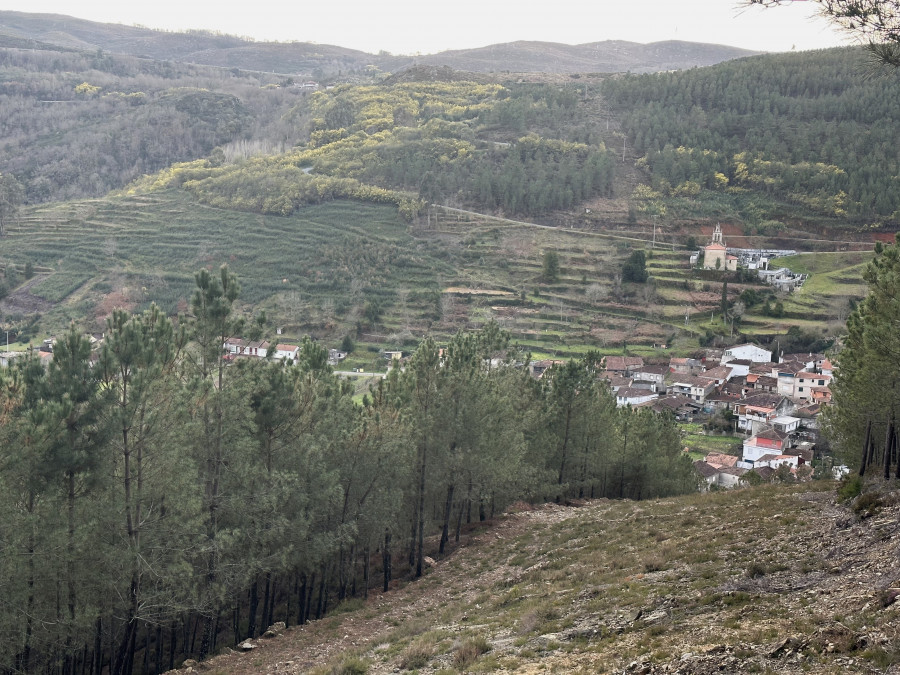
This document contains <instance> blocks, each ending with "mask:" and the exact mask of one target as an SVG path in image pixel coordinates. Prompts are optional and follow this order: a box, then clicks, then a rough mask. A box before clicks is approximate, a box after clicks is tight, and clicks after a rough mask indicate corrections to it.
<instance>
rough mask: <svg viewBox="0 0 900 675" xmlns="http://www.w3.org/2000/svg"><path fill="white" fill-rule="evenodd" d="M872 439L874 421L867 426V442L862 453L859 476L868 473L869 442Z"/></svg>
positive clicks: (864, 443) (864, 442)
mask: <svg viewBox="0 0 900 675" xmlns="http://www.w3.org/2000/svg"><path fill="white" fill-rule="evenodd" d="M871 439H872V420H869V422H868V423H867V424H866V440H865V441H863V452H862V462H860V465H859V475H860V476H863V475H864V474H865V473H866V465H867V463H868V460H869V441H871Z"/></svg>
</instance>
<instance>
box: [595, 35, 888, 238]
mask: <svg viewBox="0 0 900 675" xmlns="http://www.w3.org/2000/svg"><path fill="white" fill-rule="evenodd" d="M602 91H603V95H604V96H606V97H607V98H608V100H609V103H610V105H611V107H612V108H613V110H615V111H616V113H617V114H618V115H619V116H620V119H621V122H622V128H623V130H624V131H625V133H626V134H627V136H628V139H629V141H630V142H631V143H632V145H633V148H634V150H635V152H636V154H638V155H640V156H642V159H641V160H640V162H641V164H642V166H643V167H644V168H645V169H646V170H647V172H648V177H649V179H650V183H651V186H652V187H653V189H654V190H655V191H656V192H657V193H658V194H661V195H663V196H665V197H669V198H672V197H676V198H677V197H680V198H685V197H686V198H688V199H690V198H691V197H696V196H697V195H698V194H700V192H701V190H702V191H703V192H704V193H705V194H704V195H702V196H701V198H700V199H698V200H697V201H702V202H703V203H704V206H705V207H706V209H707V213H709V209H710V208H711V207H713V206H714V205H717V206H719V207H720V208H721V207H724V208H726V209H727V208H729V207H728V206H727V205H728V204H729V202H730V203H731V204H732V207H731V208H734V207H735V206H736V207H737V208H736V209H735V210H736V211H737V212H738V213H737V214H735V215H738V217H739V218H740V219H741V220H742V221H744V222H745V223H746V224H747V225H750V226H752V227H753V228H755V229H758V230H767V229H768V230H777V229H779V228H783V227H784V226H785V225H786V224H787V225H790V224H793V223H797V222H801V221H804V220H805V221H806V222H807V224H808V226H809V227H810V228H823V226H824V227H847V225H851V226H852V227H853V228H859V229H869V230H871V229H873V228H876V229H877V228H878V227H884V228H885V229H888V230H891V231H893V230H896V228H897V225H898V215H900V212H898V207H900V198H898V196H897V195H898V193H897V190H896V189H895V181H896V179H895V176H896V175H897V172H898V163H897V157H896V153H894V152H893V151H892V148H893V147H894V146H895V145H896V143H897V137H896V134H897V129H898V125H897V122H896V110H897V101H898V99H900V83H898V81H897V78H896V72H894V71H892V70H890V69H879V68H878V67H877V66H875V65H874V64H873V63H872V62H871V60H870V58H869V56H868V55H867V52H865V50H863V49H862V48H843V49H829V50H819V51H815V52H805V53H797V54H780V55H769V56H764V57H753V58H749V59H741V60H737V61H731V62H729V63H723V64H720V65H717V66H714V67H712V68H704V69H696V70H691V71H684V72H679V73H667V74H663V75H646V76H625V77H620V78H611V79H608V80H606V81H605V82H604V85H603V89H602ZM751 195H752V196H751ZM700 208H701V209H702V208H703V207H700ZM699 212H700V209H698V210H697V211H695V213H699Z"/></svg>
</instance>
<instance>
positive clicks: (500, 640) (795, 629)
mask: <svg viewBox="0 0 900 675" xmlns="http://www.w3.org/2000/svg"><path fill="white" fill-rule="evenodd" d="M833 488H834V486H833V485H832V484H830V483H825V484H823V483H818V484H814V485H812V486H809V485H808V486H794V487H773V486H765V487H760V488H753V489H746V490H742V491H736V492H731V493H717V494H710V495H698V496H690V497H685V498H678V499H669V500H660V501H655V502H612V501H594V502H589V503H586V504H585V505H583V506H580V507H561V506H555V505H547V506H542V507H540V508H537V509H535V510H533V511H523V512H518V513H514V514H510V515H507V516H504V517H503V518H502V519H499V520H498V521H497V522H496V523H494V524H493V525H492V526H491V527H488V528H487V529H485V530H484V531H482V532H480V533H478V534H476V535H474V536H473V537H472V538H471V539H470V540H469V541H468V542H464V545H463V546H462V547H461V548H459V549H457V550H456V551H455V552H454V553H452V554H451V555H450V556H448V557H447V558H445V559H444V560H441V561H438V562H437V563H436V564H435V566H434V567H433V568H431V569H430V570H429V573H428V574H427V575H426V576H425V577H424V578H423V579H421V580H419V581H417V582H412V583H408V584H406V585H404V586H402V587H400V588H397V589H396V590H392V591H390V592H389V593H387V594H381V593H377V592H376V593H373V594H371V595H370V598H369V600H368V602H367V603H365V605H364V606H363V607H362V608H358V609H355V610H354V611H349V612H337V613H334V614H333V615H332V616H329V617H326V618H324V619H322V620H320V621H317V622H312V623H310V624H308V625H306V626H303V627H301V628H293V629H288V630H287V631H285V632H282V633H281V634H279V635H278V636H277V637H274V638H270V639H262V638H261V639H259V640H254V641H251V643H252V644H253V645H254V648H253V649H252V650H250V651H249V652H247V653H236V652H231V651H230V650H229V653H226V654H222V655H220V656H217V657H215V658H213V659H211V660H209V661H207V662H205V663H202V664H194V663H192V662H189V663H187V664H186V666H185V667H183V668H182V671H181V672H185V671H187V670H192V671H208V672H215V673H235V674H241V675H242V674H249V673H273V674H274V673H278V674H288V673H306V672H318V673H331V672H334V673H341V672H344V673H352V672H365V669H366V668H368V672H371V673H390V672H402V671H404V670H417V671H418V672H420V673H435V672H439V671H440V672H442V673H454V672H500V673H537V672H558V673H579V672H583V673H596V672H616V673H621V672H627V673H719V672H731V673H737V672H777V673H801V672H813V673H848V672H859V673H868V672H880V673H895V672H900V667H898V665H896V662H897V661H898V655H900V642H898V638H900V635H898V625H900V624H898V622H897V619H898V614H900V611H898V605H896V604H894V602H893V601H894V596H895V594H896V593H900V590H892V589H896V588H897V587H898V586H900V564H898V562H900V558H898V548H897V547H898V542H900V539H898V534H900V506H898V498H897V493H896V492H892V491H890V490H888V491H886V492H883V493H882V495H881V497H880V498H879V501H880V502H881V503H880V504H877V503H876V506H875V508H874V509H873V514H872V515H870V516H868V517H865V518H861V517H860V516H859V515H858V514H856V513H855V512H854V511H853V510H852V509H851V508H849V507H848V506H845V505H840V504H837V503H836V501H835V496H834V490H833Z"/></svg>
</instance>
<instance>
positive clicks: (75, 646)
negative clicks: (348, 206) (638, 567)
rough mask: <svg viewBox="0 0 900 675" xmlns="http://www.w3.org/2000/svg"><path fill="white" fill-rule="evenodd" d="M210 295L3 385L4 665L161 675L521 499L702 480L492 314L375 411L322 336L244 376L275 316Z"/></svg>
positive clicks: (222, 278) (691, 485) (587, 377)
mask: <svg viewBox="0 0 900 675" xmlns="http://www.w3.org/2000/svg"><path fill="white" fill-rule="evenodd" d="M196 285H197V288H196V291H195V293H194V296H193V299H192V302H191V311H190V316H188V317H183V318H181V319H179V320H177V321H176V320H173V319H170V318H168V317H166V316H164V315H163V314H162V313H161V312H160V311H159V310H158V309H157V308H155V307H151V308H150V309H149V310H147V311H146V312H144V313H143V314H140V315H130V314H128V313H126V312H124V311H120V310H117V311H115V312H114V313H113V314H112V315H111V317H110V318H109V320H108V326H107V332H106V338H105V341H104V343H103V345H102V348H101V349H100V350H99V352H92V351H91V348H90V345H89V343H88V341H87V340H86V339H85V338H84V337H83V336H82V335H80V334H79V333H78V331H76V330H75V329H74V328H73V329H72V330H71V331H70V332H68V333H67V335H66V336H65V337H64V338H63V339H61V340H60V341H59V342H58V343H57V344H56V346H55V348H54V352H53V358H52V361H51V362H50V364H49V366H48V367H45V366H44V365H42V364H41V363H40V361H39V360H38V359H37V358H36V357H29V358H25V359H23V360H21V361H19V362H17V363H16V364H15V365H14V366H12V367H11V368H9V369H8V370H7V371H6V372H4V373H3V376H2V380H0V385H2V386H0V416H2V424H0V433H2V443H0V502H2V509H3V513H4V514H5V518H4V519H3V521H2V522H0V575H2V578H3V579H4V580H5V581H4V592H3V594H2V597H0V663H2V664H8V665H6V666H5V668H6V670H7V671H9V672H47V673H66V674H68V673H76V672H84V673H102V672H106V671H108V672H110V673H133V672H140V673H148V672H162V671H164V670H167V669H169V668H171V667H173V665H176V664H177V663H178V662H180V661H181V660H182V659H184V658H186V657H188V656H193V657H197V658H204V657H206V656H207V655H210V654H212V653H214V652H215V651H216V650H217V649H220V648H222V647H223V646H227V645H231V644H234V643H236V642H237V641H239V640H242V639H244V638H246V637H254V636H257V635H259V634H260V632H261V631H262V630H264V629H265V627H266V626H268V625H269V624H271V623H272V622H273V621H275V620H283V621H285V622H286V623H287V624H294V623H303V622H304V621H306V620H308V619H309V618H310V617H319V616H322V615H323V614H324V613H325V612H327V611H328V609H329V608H332V607H334V606H335V604H337V603H340V602H343V601H347V600H349V599H350V598H352V597H354V596H365V595H367V594H368V593H369V592H370V590H372V589H376V588H378V589H383V590H387V589H388V587H389V584H390V581H391V579H392V578H393V577H397V576H407V575H412V576H418V575H421V574H422V572H423V565H424V558H425V555H426V553H427V552H432V551H431V548H432V545H433V546H434V547H436V548H437V549H438V551H439V553H443V552H445V551H446V549H447V547H448V546H450V545H452V542H454V541H459V538H460V536H461V532H462V531H463V528H464V527H465V526H466V525H467V524H469V523H471V522H477V521H479V520H484V519H486V518H489V517H492V516H494V515H496V514H498V513H500V512H502V510H503V509H504V508H505V507H506V506H508V505H509V504H510V503H512V502H514V501H516V500H520V499H527V500H541V499H549V500H557V501H564V500H567V499H571V498H587V497H613V498H633V499H643V498H652V497H658V496H665V495H672V494H678V493H684V492H689V491H692V490H695V489H696V481H695V478H694V476H693V471H692V467H691V464H690V461H689V460H688V459H686V458H685V457H684V456H683V454H682V452H681V435H680V432H679V429H678V427H677V425H676V424H675V422H674V420H673V419H672V418H671V417H670V416H657V415H655V414H654V413H652V412H651V411H648V410H635V409H632V408H630V407H626V408H620V409H617V408H616V406H615V399H614V398H613V396H612V394H611V393H610V391H609V389H608V387H607V386H606V385H605V384H604V383H602V382H601V381H600V380H599V379H598V375H599V374H600V371H601V367H600V361H599V358H598V356H597V355H596V354H589V355H587V356H586V357H585V358H583V359H581V360H577V361H570V362H568V363H565V364H561V365H557V366H555V367H553V368H552V369H551V370H550V371H548V372H547V373H546V374H545V376H544V377H543V378H542V379H541V380H535V379H533V378H532V377H530V375H528V373H527V368H524V367H523V363H522V359H524V358H525V357H523V355H521V354H519V353H518V352H517V350H515V349H514V347H513V346H512V345H511V344H510V339H509V335H508V334H506V333H505V332H504V331H503V330H501V329H500V328H499V327H498V326H497V324H494V323H491V324H487V325H486V326H484V327H483V328H482V329H481V330H479V331H477V332H470V333H459V334H458V335H456V336H455V337H454V338H452V339H451V340H450V341H449V343H448V344H447V345H446V346H444V347H443V348H439V346H438V345H437V344H436V343H435V342H434V341H433V340H432V339H430V338H426V339H425V340H424V341H423V342H422V344H421V345H420V347H419V348H418V349H417V350H416V352H415V353H414V355H413V356H412V357H411V359H410V360H409V363H408V364H407V365H406V367H405V369H403V370H400V369H396V368H395V369H393V370H391V371H390V374H389V375H388V377H387V378H386V379H385V380H383V381H382V382H381V383H380V384H379V385H378V386H377V387H375V388H373V389H372V390H371V391H370V392H369V393H368V394H366V395H365V397H364V398H363V400H362V401H361V402H359V401H356V400H354V398H353V395H352V391H351V387H350V385H349V384H348V383H347V382H346V381H343V380H341V379H339V378H337V377H336V376H335V375H334V374H333V372H332V371H331V369H330V367H329V366H328V365H327V355H326V352H325V350H324V349H322V348H321V347H319V346H318V345H316V344H314V343H313V342H312V341H310V340H309V339H305V340H304V341H303V344H302V346H301V349H300V356H299V358H298V359H297V362H296V363H293V364H284V363H282V362H279V361H273V360H265V359H263V360H240V359H239V360H238V361H237V362H234V363H230V362H228V361H227V360H226V359H225V356H224V351H223V344H224V342H225V340H227V339H228V338H229V337H232V336H237V335H241V334H242V333H245V332H248V331H250V330H252V329H258V325H256V324H255V323H254V325H253V326H245V324H244V322H243V320H242V319H240V318H239V317H238V316H237V315H236V313H235V312H234V310H233V305H234V303H235V300H236V299H237V298H238V295H239V284H238V281H237V279H235V277H234V276H233V275H232V274H231V273H230V272H229V271H228V270H227V268H222V270H221V271H220V272H219V274H213V273H210V272H209V271H207V270H201V271H200V272H199V273H198V274H197V275H196ZM432 537H433V538H434V539H432ZM426 542H428V544H427V546H428V548H427V549H426Z"/></svg>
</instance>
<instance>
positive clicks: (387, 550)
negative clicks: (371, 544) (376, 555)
mask: <svg viewBox="0 0 900 675" xmlns="http://www.w3.org/2000/svg"><path fill="white" fill-rule="evenodd" d="M381 564H382V567H384V570H383V571H384V587H383V588H382V593H387V592H388V587H389V586H390V583H391V533H390V532H388V531H387V530H385V531H384V550H383V551H382V553H381Z"/></svg>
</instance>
